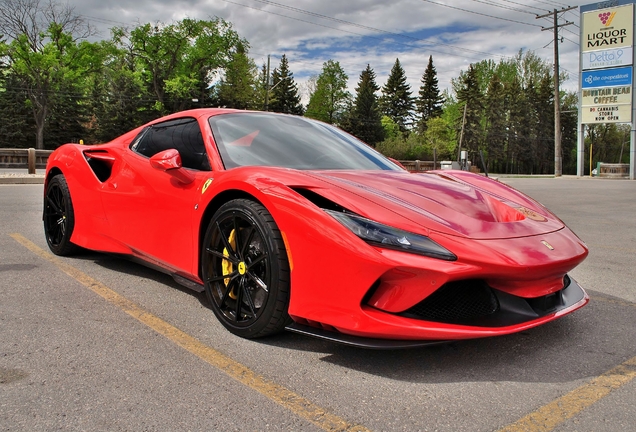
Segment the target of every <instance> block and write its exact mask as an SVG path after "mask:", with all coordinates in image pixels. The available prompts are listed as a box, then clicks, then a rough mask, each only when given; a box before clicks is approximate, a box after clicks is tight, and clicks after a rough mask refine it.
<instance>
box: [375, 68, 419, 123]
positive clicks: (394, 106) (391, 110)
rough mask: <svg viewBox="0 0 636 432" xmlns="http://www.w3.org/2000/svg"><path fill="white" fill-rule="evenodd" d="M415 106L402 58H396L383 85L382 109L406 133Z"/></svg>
mask: <svg viewBox="0 0 636 432" xmlns="http://www.w3.org/2000/svg"><path fill="white" fill-rule="evenodd" d="M414 108H415V105H414V99H413V97H412V96H411V86H410V85H409V84H408V83H407V82H406V73H405V72H404V69H403V68H402V65H401V64H400V60H399V59H395V64H394V65H393V68H391V74H390V75H389V78H388V79H387V82H386V84H385V85H384V87H382V97H380V111H381V112H382V114H384V115H386V116H389V117H391V119H392V120H393V121H394V122H395V123H396V124H397V125H398V126H399V127H400V131H402V132H403V133H406V131H407V129H408V126H409V125H410V124H411V118H412V112H413V110H414Z"/></svg>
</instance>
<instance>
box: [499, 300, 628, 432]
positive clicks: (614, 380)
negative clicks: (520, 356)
mask: <svg viewBox="0 0 636 432" xmlns="http://www.w3.org/2000/svg"><path fill="white" fill-rule="evenodd" d="M591 298H592V300H593V301H602V302H606V303H612V304H617V305H621V306H627V307H636V303H631V302H628V301H622V300H613V299H607V298H604V297H599V296H592V297H591ZM634 378H636V357H632V358H631V359H629V360H627V361H625V362H623V363H621V364H620V365H618V366H616V367H615V368H613V369H610V370H608V371H607V372H605V373H604V374H602V375H600V376H598V377H596V378H594V379H593V380H592V381H590V382H589V383H587V384H583V385H582V386H580V387H578V388H576V389H574V390H572V391H571V392H569V393H567V394H565V395H564V396H561V397H560V398H558V399H555V400H554V401H552V402H550V403H549V404H547V405H544V406H542V407H541V408H539V409H537V410H536V411H533V412H531V413H530V414H528V415H527V416H525V417H523V418H521V419H519V420H518V421H516V422H515V423H512V424H510V425H508V426H506V427H504V428H503V429H500V430H499V431H498V432H539V431H541V432H547V431H551V430H553V429H554V428H556V427H557V426H559V425H560V424H562V423H563V422H565V421H566V420H568V419H571V418H572V417H574V416H575V415H577V414H579V413H580V412H581V411H583V410H584V409H586V408H587V407H589V406H591V405H592V404H594V403H596V402H598V401H599V400H601V399H603V398H604V397H605V396H607V395H609V394H610V393H611V392H612V391H614V390H616V389H618V388H620V387H622V386H624V385H625V384H628V383H630V382H631V381H632V380H634Z"/></svg>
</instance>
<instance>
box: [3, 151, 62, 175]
mask: <svg viewBox="0 0 636 432" xmlns="http://www.w3.org/2000/svg"><path fill="white" fill-rule="evenodd" d="M51 153H53V150H35V149H6V148H5V149H0V168H24V169H29V170H30V168H31V167H33V169H35V168H46V161H47V160H48V158H49V155H50V154H51Z"/></svg>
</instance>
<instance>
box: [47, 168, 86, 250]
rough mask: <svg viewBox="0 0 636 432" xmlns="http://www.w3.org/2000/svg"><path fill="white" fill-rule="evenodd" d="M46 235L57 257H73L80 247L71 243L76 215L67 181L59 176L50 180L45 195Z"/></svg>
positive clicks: (50, 247)
mask: <svg viewBox="0 0 636 432" xmlns="http://www.w3.org/2000/svg"><path fill="white" fill-rule="evenodd" d="M43 220H44V235H45V236H46V242H47V244H48V245H49V249H51V252H53V253H54V254H55V255H62V256H65V255H71V254H73V253H74V252H76V251H77V249H78V247H77V246H76V245H74V244H73V243H71V235H72V234H73V228H74V227H75V213H74V212H73V202H72V201H71V193H70V192H69V190H68V185H67V184H66V179H65V178H64V176H63V175H62V174H58V175H56V176H55V177H53V178H52V179H51V180H49V182H48V184H47V185H46V192H45V193H44V214H43Z"/></svg>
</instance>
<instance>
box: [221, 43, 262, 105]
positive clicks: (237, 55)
mask: <svg viewBox="0 0 636 432" xmlns="http://www.w3.org/2000/svg"><path fill="white" fill-rule="evenodd" d="M255 84H256V65H255V64H254V61H253V60H252V59H250V58H249V57H248V56H247V52H246V49H245V45H244V44H243V43H239V44H238V46H237V49H236V52H234V53H232V55H231V58H230V61H229V62H228V64H227V66H226V67H225V78H224V79H223V81H222V82H221V84H220V85H219V90H218V104H219V105H223V106H226V107H228V108H236V109H251V108H254V101H255Z"/></svg>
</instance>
